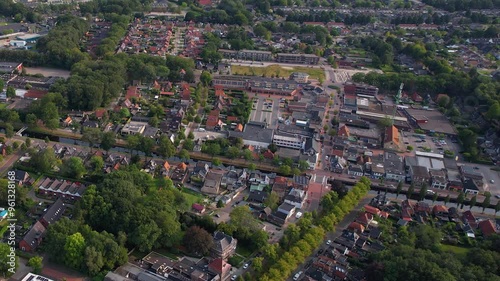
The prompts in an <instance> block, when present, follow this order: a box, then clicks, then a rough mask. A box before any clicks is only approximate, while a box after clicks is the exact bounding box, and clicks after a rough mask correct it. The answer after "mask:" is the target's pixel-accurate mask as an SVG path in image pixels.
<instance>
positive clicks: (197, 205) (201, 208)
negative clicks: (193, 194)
mask: <svg viewBox="0 0 500 281" xmlns="http://www.w3.org/2000/svg"><path fill="white" fill-rule="evenodd" d="M191 208H193V209H194V210H196V211H198V212H201V211H203V210H205V206H203V205H201V204H198V203H193V205H192V206H191Z"/></svg>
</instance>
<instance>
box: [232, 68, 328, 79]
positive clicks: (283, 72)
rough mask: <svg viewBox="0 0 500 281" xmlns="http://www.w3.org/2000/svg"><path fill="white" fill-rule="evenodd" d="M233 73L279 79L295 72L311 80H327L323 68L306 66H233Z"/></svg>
mask: <svg viewBox="0 0 500 281" xmlns="http://www.w3.org/2000/svg"><path fill="white" fill-rule="evenodd" d="M231 71H232V73H233V74H235V75H253V76H262V75H264V76H266V77H271V76H275V77H276V76H277V77H284V78H288V77H290V74H292V73H294V72H304V73H307V74H309V76H310V78H311V79H319V78H321V79H323V80H325V71H324V70H323V69H321V68H312V67H305V66H294V67H289V66H280V65H277V64H273V65H269V66H266V67H255V66H246V65H232V66H231Z"/></svg>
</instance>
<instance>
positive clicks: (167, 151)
mask: <svg viewBox="0 0 500 281" xmlns="http://www.w3.org/2000/svg"><path fill="white" fill-rule="evenodd" d="M157 152H158V154H160V155H161V156H162V157H166V158H169V157H172V156H173V155H174V154H175V147H174V144H173V143H172V142H171V141H170V139H169V138H168V137H167V136H165V135H163V136H161V137H160V139H159V140H158V150H157Z"/></svg>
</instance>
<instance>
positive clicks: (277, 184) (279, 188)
mask: <svg viewBox="0 0 500 281" xmlns="http://www.w3.org/2000/svg"><path fill="white" fill-rule="evenodd" d="M290 187H291V182H290V181H289V178H286V177H281V176H278V177H276V178H274V183H273V186H272V192H275V193H276V194H277V195H278V197H279V200H280V202H281V201H282V200H283V199H284V198H285V196H286V195H287V194H288V192H289V190H290Z"/></svg>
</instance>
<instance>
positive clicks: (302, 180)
mask: <svg viewBox="0 0 500 281" xmlns="http://www.w3.org/2000/svg"><path fill="white" fill-rule="evenodd" d="M309 181H310V178H309V177H308V176H302V175H294V176H293V180H292V186H293V188H295V189H301V190H307V188H308V186H309Z"/></svg>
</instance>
